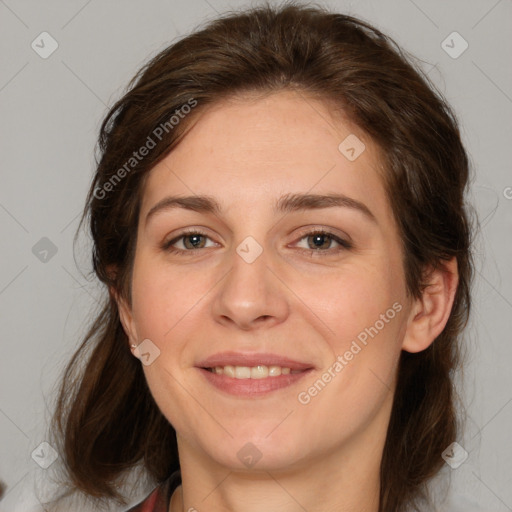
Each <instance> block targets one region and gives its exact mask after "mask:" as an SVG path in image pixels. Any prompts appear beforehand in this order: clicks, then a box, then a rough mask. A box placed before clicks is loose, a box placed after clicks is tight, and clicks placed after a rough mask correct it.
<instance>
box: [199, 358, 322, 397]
mask: <svg viewBox="0 0 512 512" xmlns="http://www.w3.org/2000/svg"><path fill="white" fill-rule="evenodd" d="M196 367H197V369H198V370H199V371H200V373H201V374H202V375H203V377H204V378H205V379H206V382H208V383H209V384H211V385H212V386H213V387H215V388H217V389H218V390H220V391H222V392H224V393H227V394H230V395H235V396H238V397H243V398H256V397H262V396H264V395H267V394H268V393H270V392H272V391H277V390H279V389H282V388H286V387H289V386H291V385H293V384H295V383H297V382H298V381H299V380H301V379H303V378H304V377H305V376H306V375H308V374H309V373H310V372H311V371H312V370H313V369H314V366H313V365H312V364H311V363H306V362H303V361H298V360H295V359H290V358H288V357H284V356H280V355H277V354H268V353H265V354H258V353H250V354H249V353H239V352H222V353H219V354H214V355H213V356H210V357H208V358H206V359H204V360H202V361H200V362H199V363H197V365H196Z"/></svg>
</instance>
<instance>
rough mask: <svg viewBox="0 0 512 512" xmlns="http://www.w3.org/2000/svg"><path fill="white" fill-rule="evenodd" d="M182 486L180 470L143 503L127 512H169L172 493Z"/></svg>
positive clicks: (152, 492)
mask: <svg viewBox="0 0 512 512" xmlns="http://www.w3.org/2000/svg"><path fill="white" fill-rule="evenodd" d="M180 484H181V474H180V471H179V470H178V471H175V472H174V473H173V474H172V475H171V476H170V477H169V478H168V479H167V480H165V481H164V482H162V483H161V484H160V485H159V486H158V487H156V488H155V489H153V491H151V493H150V494H149V495H148V496H147V497H146V498H145V499H144V500H143V501H141V502H140V503H139V504H137V505H135V506H134V507H132V508H130V509H129V510H127V512H168V510H169V504H170V502H171V496H172V493H173V492H174V490H175V489H176V487H178V486H179V485H180Z"/></svg>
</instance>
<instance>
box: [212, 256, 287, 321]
mask: <svg viewBox="0 0 512 512" xmlns="http://www.w3.org/2000/svg"><path fill="white" fill-rule="evenodd" d="M230 257H231V262H232V266H231V270H230V271H229V272H228V273H227V275H226V276H225V277H224V279H222V280H221V282H220V283H219V287H218V288H217V294H216V296H215V298H214V301H213V314H214V317H215V320H216V321H217V322H219V323H221V324H222V325H224V326H226V327H230V326H231V327H237V328H239V329H242V330H244V331H249V330H254V329H259V328H268V327H271V326H274V325H278V324H279V323H281V322H283V321H284V320H285V319H286V317H287V316H288V314H289V302H288V298H287V295H286V287H285V286H284V285H283V282H282V281H281V280H280V279H279V278H278V277H277V275H278V272H276V271H275V270H271V268H270V267H269V263H270V258H269V257H267V251H266V250H263V252H262V253H261V254H260V255H259V256H258V257H257V258H256V259H255V260H254V261H252V262H251V263H249V262H248V261H246V260H245V259H244V258H243V257H241V256H240V255H239V254H238V253H237V252H236V251H235V250H233V252H232V254H231V255H230Z"/></svg>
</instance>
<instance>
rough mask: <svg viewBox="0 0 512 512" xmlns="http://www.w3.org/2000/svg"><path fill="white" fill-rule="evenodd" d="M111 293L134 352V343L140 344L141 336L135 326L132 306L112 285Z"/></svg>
mask: <svg viewBox="0 0 512 512" xmlns="http://www.w3.org/2000/svg"><path fill="white" fill-rule="evenodd" d="M109 292H110V295H111V296H112V297H113V299H114V300H115V301H116V303H117V310H118V312H119V319H120V320H121V325H122V326H123V329H124V332H125V333H126V336H128V341H129V343H130V346H131V350H132V352H133V350H134V345H138V344H139V341H138V340H139V338H138V336H137V329H136V327H135V321H134V319H133V314H132V309H131V306H130V305H129V304H128V303H127V302H126V300H125V299H124V298H123V297H122V296H121V295H120V294H119V293H118V291H117V290H115V289H114V288H112V287H110V288H109Z"/></svg>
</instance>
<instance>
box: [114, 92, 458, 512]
mask: <svg viewBox="0 0 512 512" xmlns="http://www.w3.org/2000/svg"><path fill="white" fill-rule="evenodd" d="M349 134H355V135H356V136H357V137H358V138H359V139H360V140H362V141H363V142H364V144H365V146H366V149H365V150H364V151H363V153H362V154H361V155H360V156H359V157H358V158H357V159H356V160H355V161H353V162H351V161H349V160H348V159H347V158H346V157H345V156H344V155H343V154H342V153H341V152H340V151H339V150H338V145H339V144H340V142H341V141H343V140H344V139H345V138H346V137H347V136H348V135H349ZM380 161H381V158H380V157H379V152H378V149H377V147H376V146H375V145H374V144H373V143H372V141H371V140H370V139H369V137H368V136H367V135H366V134H365V133H364V132H362V131H361V130H360V129H358V128H357V127H356V126H354V125H353V124H351V123H350V122H349V121H348V120H346V119H344V118H343V117H342V116H341V115H337V114H336V113H335V112H333V109H332V108H330V107H329V106H328V105H327V104H326V103H323V102H320V101H319V100H316V99H313V98H312V97H306V96H304V95H302V94H299V93H296V92H292V91H284V92H279V93H273V94H270V95H265V96H261V95H260V96H251V97H249V96H247V95H246V96H244V97H238V98H231V99H230V100H225V101H223V102H221V103H217V104H215V105H214V106H210V107H208V108H207V109H205V110H203V111H202V112H201V114H200V116H199V117H198V119H197V120H196V122H195V124H194V125H193V127H192V129H191V130H190V131H189V133H188V134H187V135H186V136H185V138H184V139H183V140H182V142H181V143H180V144H179V145H178V146H177V147H176V149H174V150H173V151H172V152H171V153H170V154H169V155H168V156H167V157H166V158H165V159H164V160H163V161H161V162H160V163H159V164H158V165H157V166H155V168H154V169H152V170H151V172H150V175H149V178H148V181H147V183H146V187H145V190H144V195H143V201H142V205H141V215H140V218H139V227H138V239H137V246H136V253H135V261H134V269H133V275H132V304H131V306H130V305H128V304H127V303H126V302H125V301H124V300H123V299H121V298H118V304H119V311H120V315H121V321H122V323H123V326H124V329H125V331H126V332H127V334H128V336H129V339H130V343H132V344H138V343H140V342H141V341H142V340H144V339H150V340H151V341H152V343H154V344H155V345H156V346H157V347H158V348H159V350H160V355H159V357H157V358H156V359H155V360H154V362H153V363H152V364H150V365H148V366H144V367H143V368H144V372H145V375H146V378H147V382H148V385H149V387H150V390H151V393H152V394H153V396H154V398H155V400H156V402H157V404H158V406H159V407H160V409H161V411H162V412H163V414H164V415H165V416H166V418H167V419H168V420H169V421H170V423H171V424H172V425H173V426H174V428H175V429H176V431H177V436H178V446H179V452H180V462H181V468H182V482H183V483H182V486H181V487H180V488H178V489H177V491H176V492H175V493H174V495H173V498H172V501H171V504H170V509H169V510H170V511H171V512H176V511H181V510H189V509H190V508H192V507H193V508H194V509H196V510H198V511H201V510H209V511H212V512H213V511H235V510H242V509H243V510H244V511H245V512H253V511H254V512H256V511H261V510H282V511H285V512H291V511H293V512H296V511H299V510H300V511H302V510H308V511H309V512H315V511H322V512H326V511H334V510H336V511H351V512H362V511H366V512H377V510H378V496H379V486H380V484H379V468H380V462H381V458H382V450H383V447H384V442H385V436H386V431H387V426H388V423H389V417H390V411H391V405H392V398H393V394H394V390H395V376H396V368H397V362H398V359H399V356H400V352H401V351H402V350H407V351H410V352H418V351H421V350H424V349H425V348H427V347H428V346H429V345H430V344H431V343H432V342H433V340H434V339H435V338H436V336H437V335H438V334H439V333H440V332H441V331H442V329H443V328H444V326H445V324H446V321H447V319H448V316H449V313H450V309H451V306H452V303H453V298H454V294H455V290H456V286H457V281H458V277H457V268H456V262H455V260H452V261H451V262H449V263H447V264H446V265H445V268H444V269H439V270H437V271H435V272H434V273H433V274H432V276H431V286H429V287H427V289H426V291H425V292H424V295H423V297H421V298H420V299H417V300H413V299H412V298H411V297H409V296H408V294H407V293H406V287H405V276H404V271H403V265H402V257H403V256H402V253H401V245H400V236H399V233H398V230H397V226H396V224H395V222H394V219H393V216H392V212H391V209H390V205H389V202H388V200H387V197H386V194H385V190H384V187H383V183H382V178H381V172H382V171H381V169H380V167H379V162H380ZM306 192H307V193H316V194H327V193H339V194H344V195H346V196H349V197H351V198H353V199H355V200H357V201H360V202H362V203H364V204H366V206H367V207H368V208H369V209H370V211H371V212H372V214H373V215H374V217H375V221H372V220H370V219H368V218H367V217H366V216H365V215H364V214H363V213H361V212H360V211H357V210H355V209H353V208H348V207H334V208H323V209H314V210H304V211H296V212H289V213H287V214H285V215H283V214H277V215H276V214H274V213H273V210H272V206H273V204H274V202H275V201H276V200H277V199H278V198H279V197H280V196H281V195H283V194H288V193H306ZM201 194H207V195H209V196H213V197H215V198H216V199H217V201H218V202H219V203H220V204H221V206H222V208H223V210H222V212H221V213H220V214H219V215H215V214H213V213H205V212H194V211H188V210H184V209H179V208H175V209H168V210H166V211H160V212H159V213H157V214H155V215H153V216H152V217H151V219H150V220H149V221H148V222H147V224H146V222H145V219H146V216H147V213H148V212H149V211H150V209H151V208H152V207H153V206H154V205H155V204H157V203H158V202H159V201H160V200H162V199H163V198H165V197H166V196H169V195H183V196H184V195H201ZM191 227H197V228H199V227H200V228H201V229H202V230H203V231H206V233H207V237H205V238H200V239H199V242H200V243H199V246H200V247H201V248H199V249H195V248H190V247H192V244H191V243H190V237H189V239H188V242H189V243H188V248H187V246H185V245H184V243H185V241H186V240H185V239H183V238H181V239H179V240H178V241H177V242H176V243H175V244H174V247H176V248H178V249H182V250H183V251H188V252H186V253H182V254H181V255H178V254H173V253H171V252H169V251H165V250H163V249H162V248H161V245H162V243H163V242H165V241H168V240H172V239H174V238H176V237H177V236H178V235H180V233H181V231H183V230H184V229H185V228H191ZM318 227H321V228H323V229H325V230H328V231H330V232H333V233H334V234H335V235H337V236H341V237H342V238H344V239H347V238H348V237H349V239H350V240H351V241H352V244H353V247H352V248H350V249H345V248H342V250H341V251H337V249H338V248H340V246H339V245H338V244H337V243H336V242H335V241H331V242H330V245H329V241H330V239H329V238H328V237H327V239H326V240H325V242H324V245H323V248H322V249H321V251H324V253H323V254H324V255H322V254H319V252H320V251H319V250H318V249H312V248H313V247H315V245H314V243H313V242H314V240H313V238H314V237H313V236H308V233H309V232H311V231H312V228H318ZM248 236H252V237H253V238H254V239H255V240H256V241H257V242H258V244H259V245H260V246H261V248H262V249H263V252H262V253H261V255H260V256H259V257H258V258H257V259H256V260H255V261H254V262H253V263H250V264H249V263H247V262H246V261H245V260H244V259H243V258H241V257H240V256H239V254H238V253H237V252H236V248H237V247H238V246H239V245H240V244H241V242H242V241H243V240H244V239H245V238H246V237H248ZM321 243H322V242H320V245H321ZM308 249H309V252H308ZM315 251H316V252H315ZM313 253H314V254H313ZM396 303H398V304H399V305H400V306H401V310H400V312H398V313H397V314H396V316H395V317H394V318H393V319H390V320H389V321H388V322H387V323H385V326H384V327H383V328H382V329H381V330H379V332H378V334H377V335H376V336H375V337H374V338H370V339H369V340H368V343H367V345H366V346H363V347H362V350H361V351H360V352H358V353H357V355H355V356H354V357H353V359H352V360H351V361H349V362H348V363H347V365H346V366H344V368H343V370H342V371H340V372H338V373H337V374H336V376H335V377H334V378H332V380H331V382H329V383H328V384H327V385H326V386H325V388H323V389H322V390H321V392H319V393H318V394H317V395H316V396H314V397H312V398H311V400H310V402H309V403H307V404H302V403H300V402H299V401H298V398H297V396H298V393H299V392H301V391H307V390H308V388H309V387H310V386H312V384H313V383H314V382H315V381H317V380H318V379H319V378H321V376H322V374H323V373H325V372H326V371H327V369H328V368H329V367H332V365H333V363H334V362H335V359H336V357H337V355H343V354H344V353H345V352H346V351H347V350H348V349H349V348H350V346H351V343H352V341H353V340H356V339H357V336H358V334H360V333H361V332H362V331H364V329H365V328H368V327H370V326H374V325H375V323H376V321H377V320H379V318H381V316H380V315H382V314H385V312H386V311H387V310H389V309H390V308H392V305H393V304H396ZM225 350H234V351H255V352H273V353H277V354H281V355H286V356H288V357H290V358H293V359H296V360H299V361H306V362H309V363H311V365H312V366H314V370H313V371H312V373H311V374H310V375H308V376H307V377H305V378H303V379H302V380H301V381H300V382H299V383H297V384H295V385H292V386H289V387H287V388H283V389H281V390H278V391H275V392H272V393H270V394H267V395H265V396H263V397H259V398H241V397H235V396H230V395H227V394H225V393H222V392H221V391H219V390H217V389H216V388H214V387H213V386H211V385H210V384H209V383H208V382H207V381H206V379H205V378H204V377H203V375H202V374H201V373H200V371H199V370H198V369H197V368H195V363H197V362H198V361H199V360H201V359H203V358H206V357H207V356H210V355H213V354H214V353H217V352H221V351H225ZM248 442H250V443H252V444H253V445H254V446H256V447H257V448H258V450H259V451H260V452H261V454H262V456H261V459H260V460H259V461H258V462H257V463H256V464H255V465H254V466H252V467H250V468H248V467H246V466H245V465H244V464H243V463H242V461H241V460H239V458H238V457H237V452H238V451H239V450H240V449H241V448H242V447H243V446H244V445H246V443H248Z"/></svg>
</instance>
